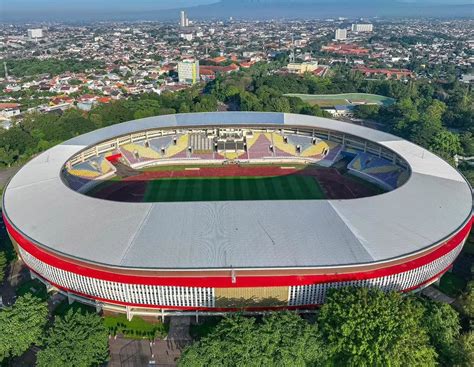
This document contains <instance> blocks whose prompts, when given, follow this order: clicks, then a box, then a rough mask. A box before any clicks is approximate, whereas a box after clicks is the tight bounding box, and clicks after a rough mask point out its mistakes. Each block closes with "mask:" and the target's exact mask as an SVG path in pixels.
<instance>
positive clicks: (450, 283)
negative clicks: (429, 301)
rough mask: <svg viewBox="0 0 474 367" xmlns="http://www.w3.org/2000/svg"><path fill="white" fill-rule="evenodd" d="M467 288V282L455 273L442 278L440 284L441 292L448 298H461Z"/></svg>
mask: <svg viewBox="0 0 474 367" xmlns="http://www.w3.org/2000/svg"><path fill="white" fill-rule="evenodd" d="M465 287H466V280H465V279H464V278H462V277H460V276H459V275H456V274H453V273H450V272H448V273H446V274H444V275H443V276H442V277H441V281H440V283H439V286H438V288H439V290H440V291H441V292H443V293H446V294H447V295H448V296H451V297H457V296H459V295H460V294H461V293H462V291H463V290H464V288H465Z"/></svg>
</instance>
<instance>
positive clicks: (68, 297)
mask: <svg viewBox="0 0 474 367" xmlns="http://www.w3.org/2000/svg"><path fill="white" fill-rule="evenodd" d="M67 303H68V304H70V305H72V304H73V303H74V298H73V297H72V294H71V293H70V292H67Z"/></svg>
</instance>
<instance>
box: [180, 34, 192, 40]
mask: <svg viewBox="0 0 474 367" xmlns="http://www.w3.org/2000/svg"><path fill="white" fill-rule="evenodd" d="M179 38H182V39H184V40H186V41H192V40H193V38H194V36H193V34H192V33H181V34H180V35H179Z"/></svg>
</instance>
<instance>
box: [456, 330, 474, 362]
mask: <svg viewBox="0 0 474 367" xmlns="http://www.w3.org/2000/svg"><path fill="white" fill-rule="evenodd" d="M454 362H456V365H459V366H462V367H471V366H474V331H469V332H467V333H466V334H463V335H461V336H460V338H459V340H458V353H457V357H456V358H455V360H454Z"/></svg>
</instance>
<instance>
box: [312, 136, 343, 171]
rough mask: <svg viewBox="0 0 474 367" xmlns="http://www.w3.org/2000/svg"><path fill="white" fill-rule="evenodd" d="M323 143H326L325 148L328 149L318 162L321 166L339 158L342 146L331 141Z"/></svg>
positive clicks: (330, 164) (327, 165) (328, 165)
mask: <svg viewBox="0 0 474 367" xmlns="http://www.w3.org/2000/svg"><path fill="white" fill-rule="evenodd" d="M325 144H326V145H327V149H329V151H328V152H327V154H326V155H325V156H324V158H323V159H322V160H321V161H319V162H318V164H319V165H321V166H325V167H330V166H332V165H333V164H334V163H335V162H336V161H337V160H338V159H339V156H340V153H341V152H342V149H343V146H342V145H340V144H337V143H333V142H331V141H327V142H325ZM323 152H324V151H323Z"/></svg>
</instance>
